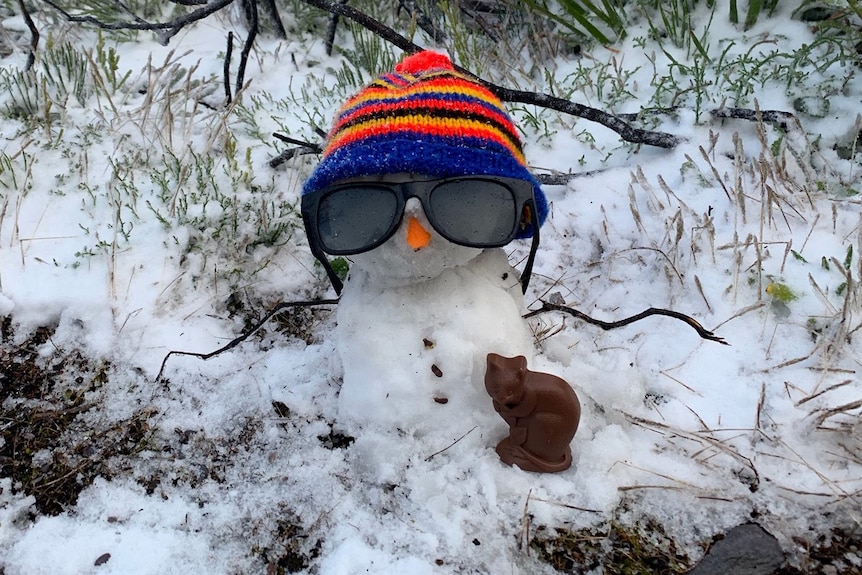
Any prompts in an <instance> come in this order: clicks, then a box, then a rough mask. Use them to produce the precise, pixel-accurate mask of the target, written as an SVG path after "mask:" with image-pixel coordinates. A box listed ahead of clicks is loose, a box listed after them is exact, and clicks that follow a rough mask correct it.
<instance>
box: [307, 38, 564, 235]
mask: <svg viewBox="0 0 862 575" xmlns="http://www.w3.org/2000/svg"><path fill="white" fill-rule="evenodd" d="M405 172H407V173H413V174H421V175H424V176H430V177H433V178H451V177H457V176H477V175H486V176H503V177H511V178H517V179H520V180H525V181H528V182H531V183H532V184H533V190H534V195H535V201H536V210H537V211H538V217H539V225H541V224H542V222H544V221H545V217H546V216H547V213H548V205H547V201H546V200H545V196H544V194H543V193H542V189H541V187H540V184H539V182H538V181H537V180H536V179H535V178H534V177H533V175H532V174H531V173H530V171H529V169H528V168H527V162H526V160H525V159H524V154H523V151H522V149H521V140H520V138H519V137H518V132H517V129H516V128H515V125H514V124H513V123H512V120H511V118H510V117H509V115H508V114H507V113H506V110H505V109H504V108H503V105H502V103H501V102H500V100H499V99H498V98H497V97H496V96H494V95H493V94H492V93H491V92H490V91H489V90H488V89H487V88H485V87H484V86H482V85H480V84H478V83H476V82H474V81H473V80H471V79H470V78H468V77H466V76H464V75H463V74H460V73H458V72H456V71H455V69H454V68H453V66H452V62H451V61H450V60H449V58H448V57H447V56H445V55H443V54H438V53H436V52H431V51H424V52H419V53H418V54H414V55H412V56H408V57H407V58H405V59H404V60H402V61H401V62H400V63H399V64H398V65H396V66H395V71H394V72H392V73H388V74H383V75H382V76H380V77H378V78H377V79H376V80H375V81H374V82H372V83H371V84H370V85H369V86H367V87H365V88H364V89H362V90H361V91H360V92H359V93H357V94H356V95H355V96H353V97H352V98H350V99H349V100H348V101H347V102H346V103H345V104H344V106H342V108H341V110H340V111H339V112H338V114H337V116H336V117H335V121H334V123H333V126H332V130H331V131H330V132H329V136H328V139H327V143H326V147H325V149H324V150H323V159H322V160H321V162H320V164H319V165H318V166H317V168H316V169H315V170H314V172H313V173H312V175H311V177H310V178H309V179H308V181H306V183H305V186H304V187H303V192H302V193H303V194H308V193H311V192H315V191H317V190H319V189H322V188H324V187H326V186H328V185H330V184H333V183H335V182H337V181H339V180H343V179H347V178H355V177H360V176H371V175H385V174H397V173H405ZM531 235H532V228H531V227H528V228H526V229H525V230H524V231H523V232H521V233H520V234H519V235H518V237H521V238H525V237H530V236H531Z"/></svg>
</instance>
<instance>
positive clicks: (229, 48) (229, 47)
mask: <svg viewBox="0 0 862 575" xmlns="http://www.w3.org/2000/svg"><path fill="white" fill-rule="evenodd" d="M232 59H233V32H232V31H229V32H228V33H227V49H226V50H225V53H224V72H223V73H224V96H225V100H226V101H227V103H228V104H230V103H231V102H232V101H233V94H232V93H231V91H230V61H231V60H232Z"/></svg>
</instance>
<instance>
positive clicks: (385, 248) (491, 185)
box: [302, 51, 580, 471]
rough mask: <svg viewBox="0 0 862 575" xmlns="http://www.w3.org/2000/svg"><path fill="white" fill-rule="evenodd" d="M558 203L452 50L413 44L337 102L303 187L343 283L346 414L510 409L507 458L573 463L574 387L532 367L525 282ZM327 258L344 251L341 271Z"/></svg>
mask: <svg viewBox="0 0 862 575" xmlns="http://www.w3.org/2000/svg"><path fill="white" fill-rule="evenodd" d="M547 212H548V207H547V202H546V200H545V196H544V194H543V193H542V190H541V187H540V184H539V182H538V181H537V180H536V179H535V178H534V176H533V175H532V174H531V173H530V171H529V169H528V167H527V164H526V160H525V158H524V154H523V152H522V148H521V141H520V138H519V136H518V133H517V129H516V127H515V125H514V124H513V123H512V120H511V118H510V117H509V115H508V113H507V112H506V111H505V109H504V108H503V106H502V103H501V102H500V100H499V99H498V98H497V97H496V96H494V95H493V94H492V93H491V92H490V91H489V90H488V89H486V88H485V87H484V86H482V85H480V84H478V83H476V82H475V81H473V80H472V79H470V78H468V77H467V76H464V75H462V74H460V73H458V72H457V71H456V70H455V69H454V68H453V66H452V64H451V62H450V60H449V58H448V57H446V56H444V55H442V54H438V53H435V52H430V51H425V52H420V53H418V54H414V55H412V56H409V57H407V58H405V59H404V60H402V61H401V62H400V63H399V64H398V65H397V66H396V67H395V70H394V71H393V72H391V73H387V74H383V75H381V76H380V77H378V78H377V79H376V80H375V81H374V82H372V83H371V84H370V85H369V86H367V87H365V88H364V89H362V90H361V91H360V92H359V93H357V94H356V95H354V96H353V97H352V98H350V99H349V100H348V101H347V102H346V103H345V104H344V106H342V108H341V110H340V111H339V112H338V114H337V116H336V118H335V121H334V123H333V127H332V129H331V131H330V133H329V136H328V139H327V145H326V148H325V149H324V152H323V158H322V160H321V162H320V164H319V165H318V166H317V168H316V169H315V170H314V172H313V173H312V175H311V177H310V178H309V179H308V180H307V182H306V183H305V186H304V188H303V193H302V217H303V221H304V224H305V229H306V233H307V235H308V240H309V244H310V248H311V251H312V253H313V254H314V256H315V257H316V258H317V259H318V260H319V261H320V263H321V264H322V265H323V267H324V269H325V270H326V274H327V276H328V278H329V280H330V282H331V283H332V285H333V288H334V289H335V291H336V292H338V293H339V294H340V295H341V300H340V303H339V306H338V311H337V327H336V344H337V348H338V351H339V354H340V356H341V359H342V364H343V366H344V377H343V382H342V385H341V390H340V392H339V399H338V401H339V405H338V410H339V418H340V421H341V424H342V425H344V426H345V427H347V428H348V429H350V430H351V431H352V432H359V431H361V430H363V429H377V430H386V429H388V430H398V431H399V432H402V433H411V434H414V435H417V436H423V435H428V434H432V433H434V432H435V431H439V430H440V429H441V427H442V428H451V427H452V426H457V425H462V426H465V425H468V424H473V423H475V424H476V425H480V426H493V425H495V424H496V425H499V419H498V415H497V414H499V415H500V416H502V417H503V419H504V420H505V422H506V423H508V424H509V426H510V433H509V436H508V437H506V438H505V439H503V441H501V442H500V444H499V445H498V447H497V452H498V453H499V454H500V456H501V458H502V460H503V461H504V462H505V463H507V464H512V463H514V464H515V465H518V466H519V467H521V468H522V469H525V470H528V471H562V470H564V469H566V468H568V467H569V466H570V465H571V460H572V459H571V451H570V448H569V443H570V441H571V439H572V437H573V436H574V433H575V431H576V430H577V426H578V419H579V417H580V406H579V405H578V402H577V397H576V396H575V394H574V391H572V389H571V387H570V386H568V384H566V383H565V382H564V381H562V380H560V379H559V378H556V377H554V376H550V375H548V374H536V373H534V372H529V371H528V370H527V369H526V364H527V362H528V361H530V360H531V358H533V350H534V345H533V339H532V335H531V333H530V330H529V327H528V325H527V323H526V321H525V320H524V318H523V316H524V312H525V306H524V302H523V294H524V292H525V291H526V288H527V285H528V283H529V280H530V274H531V270H532V265H533V260H534V257H535V254H536V249H537V247H538V243H539V228H540V227H541V225H542V223H543V222H544V220H545V218H546V216H547ZM516 239H532V244H531V249H530V255H529V257H528V258H527V261H526V263H525V266H524V270H523V272H522V273H521V274H518V272H517V271H516V270H515V269H513V268H512V267H511V266H510V265H509V262H508V259H507V257H506V254H505V252H504V251H503V249H502V248H503V246H506V245H508V244H509V243H510V242H512V241H513V240H516ZM328 256H336V257H338V256H341V257H346V258H349V260H350V261H351V266H350V275H349V278H348V279H347V281H346V283H343V282H342V280H341V279H340V278H339V277H338V275H337V274H336V273H335V271H334V270H333V268H332V265H331V264H330V262H329V260H328ZM501 356H510V357H511V358H512V359H511V360H510V361H502V359H498V358H501ZM549 381H553V384H552V385H550V386H549V385H548V383H549ZM535 386H538V387H535ZM561 386H562V387H561ZM514 388H517V393H515V394H509V395H506V394H505V393H503V391H501V390H504V389H505V390H508V391H511V390H512V389H514ZM485 390H487V392H488V393H490V394H491V396H492V399H493V403H491V402H489V401H488V395H486V393H485ZM495 393H500V394H502V395H500V396H499V397H497V396H495ZM504 396H505V397H504ZM560 398H564V399H565V401H562V402H561V401H560ZM563 404H564V408H562V409H561V408H560V406H561V405H563ZM492 405H493V407H494V410H496V412H497V413H494V410H492V409H491V406H492ZM447 430H448V429H447Z"/></svg>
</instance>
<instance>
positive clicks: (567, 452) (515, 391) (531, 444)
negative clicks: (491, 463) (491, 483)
mask: <svg viewBox="0 0 862 575" xmlns="http://www.w3.org/2000/svg"><path fill="white" fill-rule="evenodd" d="M485 390H486V391H487V392H488V395H490V396H491V399H492V400H493V403H494V410H495V411H496V412H497V413H499V414H500V416H501V417H502V418H503V419H504V420H505V421H506V423H508V424H509V435H508V437H506V438H504V439H503V440H502V441H501V442H500V443H499V444H497V454H498V455H499V456H500V459H501V460H502V461H503V463H505V464H507V465H513V464H514V465H517V466H518V467H520V468H521V469H523V470H524V471H535V472H538V473H556V472H559V471H564V470H566V469H568V468H569V467H570V466H571V465H572V448H571V446H570V445H569V444H570V443H571V441H572V438H573V437H574V436H575V433H576V432H577V430H578V423H579V422H580V420H581V403H580V401H578V396H577V395H576V394H575V391H574V390H573V389H572V388H571V386H570V385H569V384H568V383H567V382H566V381H565V380H563V379H561V378H559V377H557V376H556V375H552V374H550V373H540V372H535V371H530V370H529V369H527V359H526V358H525V357H524V356H521V355H519V356H517V357H503V356H501V355H498V354H496V353H489V354H488V357H487V370H486V371H485Z"/></svg>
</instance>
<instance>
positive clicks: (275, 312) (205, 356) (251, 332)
mask: <svg viewBox="0 0 862 575" xmlns="http://www.w3.org/2000/svg"><path fill="white" fill-rule="evenodd" d="M337 303H338V300H337V299H320V300H313V301H288V302H282V303H280V304H278V305H277V306H275V307H274V308H273V309H272V310H270V312H269V313H267V314H266V315H265V316H263V319H262V320H260V321H259V322H257V324H255V325H254V326H252V328H251V329H249V330H248V331H247V332H245V333H244V334H242V335H240V336H238V337H235V338H234V339H232V340H230V342H228V343H227V344H226V345H223V346H222V347H220V348H218V349H217V350H215V351H211V352H209V353H201V352H197V351H177V350H171V351H169V352H168V354H167V355H166V356H165V358H164V359H163V360H162V366H161V367H160V368H159V373H158V374H157V375H156V379H155V381H159V380H160V379H161V378H162V373H164V371H165V365H167V363H168V360H169V359H170V358H171V356H174V355H190V356H193V357H197V358H200V359H203V360H204V361H206V360H208V359H210V358H211V357H215V356H217V355H218V354H220V353H224V352H226V351H228V350H229V349H233V348H235V347H236V346H238V345H239V344H241V343H242V342H244V341H245V340H247V339H248V338H250V337H251V336H252V335H254V333H255V332H256V331H257V330H259V329H260V328H262V327H263V326H264V324H266V322H268V321H269V320H271V319H272V318H273V317H275V316H276V315H278V314H279V313H281V312H282V311H284V310H286V309H288V308H292V307H311V306H315V305H334V304H337Z"/></svg>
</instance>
